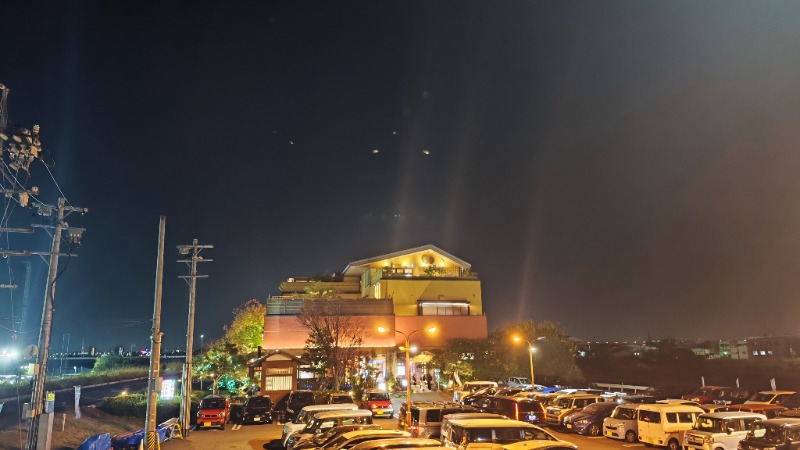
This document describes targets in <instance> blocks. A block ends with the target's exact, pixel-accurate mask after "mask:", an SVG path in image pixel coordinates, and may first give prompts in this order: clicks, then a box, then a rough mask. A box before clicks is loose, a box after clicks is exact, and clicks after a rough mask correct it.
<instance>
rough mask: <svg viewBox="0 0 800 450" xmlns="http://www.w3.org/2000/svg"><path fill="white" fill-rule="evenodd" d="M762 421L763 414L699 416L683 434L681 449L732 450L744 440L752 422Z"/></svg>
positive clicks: (733, 413) (713, 414) (736, 413)
mask: <svg viewBox="0 0 800 450" xmlns="http://www.w3.org/2000/svg"><path fill="white" fill-rule="evenodd" d="M764 419H766V417H765V416H764V415H763V414H753V413H743V412H718V413H706V414H700V415H699V416H697V422H695V424H694V425H693V426H692V429H691V430H689V431H687V432H686V433H684V435H683V448H684V449H698V450H732V449H734V448H736V445H737V444H739V441H741V440H742V439H744V437H745V435H746V434H747V430H749V429H750V425H752V424H753V422H755V421H756V420H764Z"/></svg>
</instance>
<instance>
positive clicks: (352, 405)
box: [300, 403, 358, 411]
mask: <svg viewBox="0 0 800 450" xmlns="http://www.w3.org/2000/svg"><path fill="white" fill-rule="evenodd" d="M334 409H342V410H350V409H358V405H356V404H355V403H337V404H335V405H308V406H304V407H303V409H301V410H300V411H331V410H334Z"/></svg>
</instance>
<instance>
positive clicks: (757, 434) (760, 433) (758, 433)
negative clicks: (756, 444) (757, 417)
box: [747, 423, 784, 444]
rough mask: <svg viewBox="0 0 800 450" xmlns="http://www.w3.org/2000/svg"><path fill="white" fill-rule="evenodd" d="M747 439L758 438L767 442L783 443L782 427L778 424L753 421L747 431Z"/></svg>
mask: <svg viewBox="0 0 800 450" xmlns="http://www.w3.org/2000/svg"><path fill="white" fill-rule="evenodd" d="M747 439H758V440H759V441H764V442H766V443H768V444H781V443H783V441H784V439H783V429H782V428H781V427H779V426H774V425H764V424H763V423H754V424H753V425H752V427H751V428H750V431H748V432H747Z"/></svg>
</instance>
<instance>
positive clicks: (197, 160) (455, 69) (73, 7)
mask: <svg viewBox="0 0 800 450" xmlns="http://www.w3.org/2000/svg"><path fill="white" fill-rule="evenodd" d="M0 14H2V19H3V20H2V21H3V25H2V26H0V43H2V56H1V57H0V82H1V83H4V84H6V85H7V86H8V87H10V88H11V94H10V97H9V112H10V119H11V121H12V122H14V123H17V124H23V125H24V124H28V125H29V124H33V123H38V124H41V126H42V140H43V143H44V146H45V147H46V149H47V150H48V153H47V154H46V156H45V159H46V160H47V161H48V163H52V162H53V161H54V162H55V166H54V167H53V168H52V172H53V174H54V176H55V179H56V181H57V182H58V184H59V185H60V187H61V189H62V190H63V192H64V193H65V194H66V197H67V198H68V200H69V201H70V202H71V203H72V204H74V205H77V206H84V207H88V208H89V210H90V211H89V214H88V215H86V216H85V217H78V216H73V217H70V218H69V220H68V221H69V222H70V224H71V225H74V226H84V227H86V228H87V233H86V235H85V237H84V243H83V245H82V246H81V247H80V248H79V249H78V250H77V253H78V254H79V257H78V258H73V259H72V260H70V261H69V264H68V266H66V267H67V270H66V271H65V272H64V273H63V275H62V276H61V277H60V278H59V280H58V284H57V287H56V312H55V325H54V337H53V343H54V345H53V348H54V351H58V350H59V349H60V347H61V342H62V333H71V335H70V336H71V337H70V340H71V344H70V347H71V349H72V350H76V349H77V348H79V346H80V342H81V340H84V341H85V346H86V348H88V347H89V346H91V345H95V346H98V348H100V349H101V350H110V349H111V348H112V346H115V345H122V346H125V347H126V348H128V347H130V345H132V344H134V345H135V346H136V347H137V348H143V347H146V346H147V345H149V336H150V328H149V324H148V320H149V319H150V317H151V316H152V309H153V290H154V279H155V262H156V248H157V235H158V218H159V215H161V214H164V215H166V216H167V241H166V260H165V268H166V270H165V274H164V306H163V313H164V319H163V328H164V331H165V341H164V345H165V348H166V349H174V348H179V347H182V346H183V345H184V341H185V328H184V327H185V309H186V305H187V303H188V300H187V297H188V295H187V288H186V285H185V283H184V281H182V280H180V279H178V278H177V277H178V276H179V275H185V274H186V273H187V268H186V267H185V266H184V265H182V264H179V263H177V262H175V260H177V259H178V257H179V255H178V252H177V250H176V248H175V246H176V245H178V244H189V243H191V241H192V239H193V238H197V239H199V240H200V243H203V244H213V245H215V247H216V248H215V249H213V250H207V251H205V252H204V253H203V255H204V256H205V257H206V258H213V259H214V262H211V263H206V264H203V265H201V266H200V268H201V273H205V274H208V275H210V278H209V279H206V280H200V281H199V283H198V286H199V287H198V306H197V318H196V328H195V329H196V332H197V333H196V335H197V336H198V338H196V339H198V340H199V335H200V334H201V333H204V334H205V335H206V343H207V342H208V341H209V340H210V339H211V338H217V337H219V336H221V335H222V326H223V324H225V323H228V322H229V321H230V319H231V317H232V314H231V310H232V309H233V308H234V307H235V306H236V305H238V304H240V303H242V302H243V301H246V300H248V299H251V298H258V299H264V298H265V297H266V296H267V295H269V294H277V293H278V290H277V286H278V284H279V283H280V281H281V280H284V279H286V278H287V277H290V276H309V275H313V274H315V273H330V272H340V271H341V270H342V269H343V268H344V267H345V265H346V264H347V263H348V262H350V261H354V260H358V259H363V258H368V257H371V256H377V255H380V254H384V253H389V252H393V251H397V250H401V249H405V248H411V247H415V246H419V245H424V244H434V245H437V246H439V247H441V248H443V249H444V250H446V251H448V252H450V253H452V254H454V255H456V256H458V257H460V258H462V259H464V260H466V261H468V262H470V263H471V264H472V265H473V270H474V271H476V272H477V273H478V274H479V276H480V278H481V279H482V283H483V284H482V286H483V299H484V306H485V311H486V312H487V315H488V318H489V326H490V328H494V327H498V326H502V325H506V324H510V323H513V322H515V321H518V320H522V319H533V320H535V321H541V320H552V321H555V322H557V323H559V324H561V326H563V328H564V329H565V330H566V331H567V333H569V334H571V335H574V336H576V337H579V338H583V339H591V340H633V339H643V338H663V337H678V338H710V339H718V338H736V337H738V338H744V337H748V336H757V335H763V334H765V333H768V334H772V335H786V334H793V335H794V334H797V333H798V332H800V329H798V325H797V317H798V316H800V302H798V301H797V296H798V292H800V239H799V238H798V237H799V236H800V208H798V202H799V201H800V176H798V174H800V152H799V151H798V142H800V126H798V124H800V82H798V80H800V26H798V24H799V23H800V3H798V2H781V1H770V2H744V1H704V2H697V1H669V2H656V1H648V2H644V1H638V0H636V1H633V0H632V1H610V0H608V1H602V2H598V1H588V2H582V1H534V0H528V1H521V2H496V1H492V2H487V1H479V2H469V1H457V2H444V1H436V2H431V1H412V2H405V1H403V2H375V1H364V2H355V1H348V2H296V1H286V2H267V1H258V2H230V1H228V2H219V3H203V2H185V3H178V2H93V3H88V2H77V1H75V2H43V3H36V2H22V1H18V2H13V1H12V2H4V3H3V7H2V12H0ZM374 150H378V152H377V153H375V152H374ZM43 168H44V166H43V165H42V164H41V163H36V164H35V167H34V171H33V172H32V175H31V179H30V181H29V183H28V185H37V186H39V187H40V189H41V191H42V194H41V196H40V199H42V200H45V201H50V202H55V201H56V199H57V197H58V190H57V188H56V185H55V183H54V182H53V180H51V179H50V176H49V175H48V174H47V172H46V171H45V170H43ZM32 220H35V218H33V217H31V213H30V211H26V210H22V209H20V208H16V209H15V210H13V215H12V217H11V219H10V221H9V224H10V226H26V225H27V224H29V223H31V221H32ZM38 233H39V234H37V235H36V237H33V238H28V240H23V238H20V237H19V236H17V235H11V236H9V237H8V239H5V236H2V239H0V240H2V241H3V243H4V244H3V245H2V246H3V247H10V248H21V247H25V246H27V247H28V248H37V249H39V250H45V249H47V244H48V242H47V241H48V239H47V237H46V236H45V235H44V234H42V233H41V232H38ZM31 261H32V263H33V268H34V270H33V276H34V277H33V278H32V282H33V286H32V287H33V288H34V289H33V293H32V296H31V317H30V320H29V321H28V322H27V323H25V324H12V322H11V321H9V320H8V319H7V318H8V317H9V316H10V315H11V314H12V313H13V314H15V315H16V314H18V313H19V311H20V308H21V302H22V298H21V290H17V291H16V292H14V293H13V296H12V294H11V293H10V292H9V291H3V292H0V326H1V327H2V328H0V346H2V345H4V344H9V343H11V342H12V341H11V339H12V331H13V332H14V334H16V337H17V338H16V341H14V343H17V344H27V343H31V342H34V341H35V339H36V334H37V327H38V323H39V322H38V316H39V314H40V312H41V302H42V296H43V293H42V291H43V287H44V284H45V276H46V269H45V267H44V264H43V263H42V262H41V260H39V259H31ZM0 264H2V265H4V266H7V267H0V283H8V282H9V278H8V277H9V275H6V273H10V274H11V276H13V277H14V280H15V281H16V282H18V283H20V282H21V281H22V280H23V279H24V277H23V276H22V275H23V272H24V269H23V267H22V259H21V258H12V259H11V260H10V262H6V261H0ZM65 265H66V260H65V259H64V258H62V261H61V266H60V268H62V269H63V268H64V267H65ZM6 268H8V269H9V270H6ZM14 280H12V281H14ZM12 307H13V309H14V311H12V310H11V309H12ZM195 342H198V341H197V340H196V341H195Z"/></svg>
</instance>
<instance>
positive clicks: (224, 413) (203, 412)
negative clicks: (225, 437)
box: [197, 395, 231, 430]
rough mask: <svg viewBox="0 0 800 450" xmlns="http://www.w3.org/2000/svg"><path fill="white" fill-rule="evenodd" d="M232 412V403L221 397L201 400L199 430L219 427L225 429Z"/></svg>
mask: <svg viewBox="0 0 800 450" xmlns="http://www.w3.org/2000/svg"><path fill="white" fill-rule="evenodd" d="M230 412H231V401H230V399H228V397H223V396H221V395H207V396H205V397H203V399H202V400H200V405H199V408H198V411H197V428H198V429H201V428H209V427H219V428H220V429H221V430H224V429H225V423H226V422H227V421H228V418H229V417H230Z"/></svg>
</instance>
